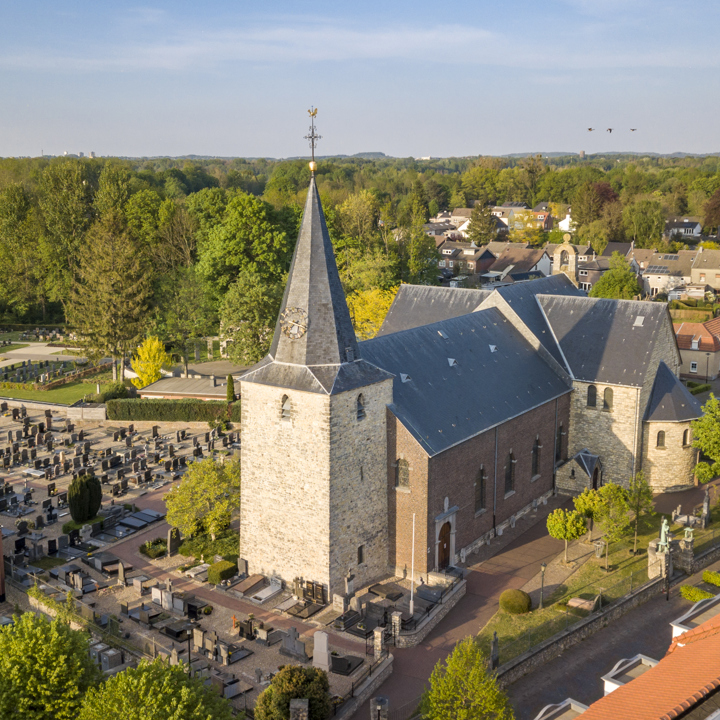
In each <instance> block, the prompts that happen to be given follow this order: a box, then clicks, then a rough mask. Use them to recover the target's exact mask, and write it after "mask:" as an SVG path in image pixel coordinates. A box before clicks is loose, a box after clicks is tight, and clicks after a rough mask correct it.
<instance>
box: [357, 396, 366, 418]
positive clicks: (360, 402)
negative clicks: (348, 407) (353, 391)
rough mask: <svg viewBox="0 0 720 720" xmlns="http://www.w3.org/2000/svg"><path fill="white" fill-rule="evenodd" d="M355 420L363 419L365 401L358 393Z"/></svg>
mask: <svg viewBox="0 0 720 720" xmlns="http://www.w3.org/2000/svg"><path fill="white" fill-rule="evenodd" d="M357 419H358V420H364V419H365V399H364V398H363V396H362V393H360V395H358V398H357Z"/></svg>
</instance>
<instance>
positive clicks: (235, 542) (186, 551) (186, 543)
mask: <svg viewBox="0 0 720 720" xmlns="http://www.w3.org/2000/svg"><path fill="white" fill-rule="evenodd" d="M239 547H240V535H239V533H236V532H235V531H234V530H230V529H228V530H226V531H225V532H223V533H220V534H219V535H218V536H217V538H216V539H215V540H214V541H213V540H212V539H211V538H210V535H197V536H196V537H193V538H188V539H186V540H183V542H182V544H181V545H180V547H179V548H178V552H179V553H180V554H181V555H185V556H186V557H191V556H192V557H195V558H198V559H199V558H200V556H201V555H202V556H203V557H204V558H205V562H209V563H212V561H213V556H215V555H222V556H223V557H225V556H230V555H234V556H235V557H237V554H238V548H239Z"/></svg>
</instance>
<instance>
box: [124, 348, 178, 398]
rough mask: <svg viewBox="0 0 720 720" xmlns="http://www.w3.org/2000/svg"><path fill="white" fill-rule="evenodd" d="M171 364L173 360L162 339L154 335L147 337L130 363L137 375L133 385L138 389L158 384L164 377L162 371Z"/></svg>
mask: <svg viewBox="0 0 720 720" xmlns="http://www.w3.org/2000/svg"><path fill="white" fill-rule="evenodd" d="M171 363H172V358H171V357H170V356H169V355H168V354H167V353H166V352H165V344H164V343H162V342H161V341H160V338H158V337H156V336H154V335H150V336H149V337H146V338H145V339H144V340H143V341H142V343H141V344H140V345H139V346H138V349H137V353H136V354H135V355H134V356H133V358H132V360H131V361H130V366H131V367H132V369H133V370H134V371H135V372H136V373H137V377H136V378H133V379H132V384H133V385H134V386H135V387H136V388H144V387H146V386H147V385H150V383H154V382H157V381H158V380H159V379H160V378H161V377H162V373H161V372H160V371H161V370H162V369H163V367H166V366H168V365H170V364H171Z"/></svg>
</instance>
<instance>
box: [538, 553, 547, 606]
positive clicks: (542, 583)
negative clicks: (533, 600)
mask: <svg viewBox="0 0 720 720" xmlns="http://www.w3.org/2000/svg"><path fill="white" fill-rule="evenodd" d="M546 567H547V564H546V563H541V564H540V609H541V610H542V609H543V594H544V592H545V568H546Z"/></svg>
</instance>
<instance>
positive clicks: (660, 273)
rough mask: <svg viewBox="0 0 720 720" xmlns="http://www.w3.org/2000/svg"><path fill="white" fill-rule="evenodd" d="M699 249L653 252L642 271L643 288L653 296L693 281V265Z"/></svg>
mask: <svg viewBox="0 0 720 720" xmlns="http://www.w3.org/2000/svg"><path fill="white" fill-rule="evenodd" d="M697 254H698V253H697V250H680V252H678V253H653V255H652V257H651V258H650V260H649V264H648V266H647V267H646V268H645V269H644V271H643V273H642V287H643V290H644V291H645V292H646V293H647V294H648V295H651V296H655V295H657V294H658V293H668V292H670V290H673V289H675V288H677V287H684V286H685V285H689V284H690V283H691V282H692V272H691V271H692V266H693V263H694V261H695V258H696V256H697Z"/></svg>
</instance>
